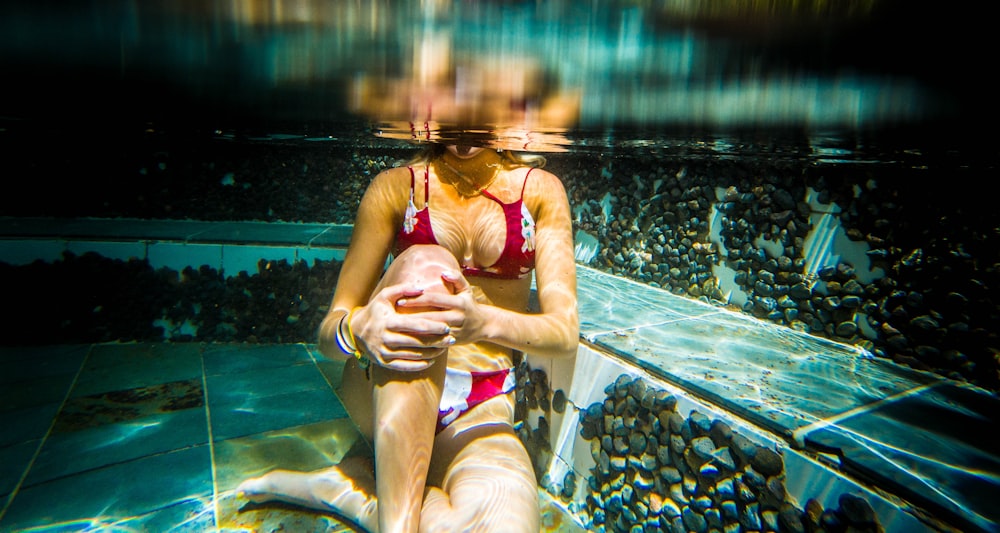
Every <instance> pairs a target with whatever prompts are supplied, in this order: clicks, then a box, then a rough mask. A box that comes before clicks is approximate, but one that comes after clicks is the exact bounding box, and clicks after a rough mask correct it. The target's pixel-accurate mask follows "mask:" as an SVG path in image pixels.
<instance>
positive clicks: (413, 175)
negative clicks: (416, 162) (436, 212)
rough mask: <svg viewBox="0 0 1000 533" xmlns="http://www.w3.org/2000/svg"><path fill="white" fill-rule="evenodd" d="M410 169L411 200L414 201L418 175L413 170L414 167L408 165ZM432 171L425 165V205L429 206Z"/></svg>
mask: <svg viewBox="0 0 1000 533" xmlns="http://www.w3.org/2000/svg"><path fill="white" fill-rule="evenodd" d="M406 168H408V169H410V201H411V202H412V201H413V193H414V191H415V190H416V183H417V176H416V173H414V172H413V167H412V166H410V167H406ZM430 181H431V180H430V172H429V170H428V167H424V207H427V206H428V205H430V203H431V187H430Z"/></svg>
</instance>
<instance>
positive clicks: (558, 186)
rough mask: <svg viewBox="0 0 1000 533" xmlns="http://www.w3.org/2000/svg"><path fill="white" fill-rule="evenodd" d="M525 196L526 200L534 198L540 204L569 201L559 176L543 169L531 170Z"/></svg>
mask: <svg viewBox="0 0 1000 533" xmlns="http://www.w3.org/2000/svg"><path fill="white" fill-rule="evenodd" d="M524 195H525V198H526V199H529V198H533V199H534V200H535V201H536V202H538V203H545V202H549V201H558V202H566V201H568V199H567V198H566V188H565V187H564V186H563V182H562V180H561V179H560V178H559V176H556V175H555V174H553V173H551V172H549V171H548V170H545V169H541V168H535V169H532V170H531V175H530V176H529V178H528V182H527V184H526V187H525V189H524Z"/></svg>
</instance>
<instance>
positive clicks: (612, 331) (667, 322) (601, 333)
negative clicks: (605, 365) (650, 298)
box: [581, 311, 724, 342]
mask: <svg viewBox="0 0 1000 533" xmlns="http://www.w3.org/2000/svg"><path fill="white" fill-rule="evenodd" d="M721 314H724V313H723V312H722V311H715V312H711V313H705V314H703V315H698V316H685V315H682V316H681V317H680V318H675V319H673V320H665V321H661V322H650V323H648V324H638V325H635V326H628V327H624V328H616V329H609V330H607V331H598V332H594V333H587V334H585V335H584V334H581V337H583V338H584V339H586V340H587V341H588V342H594V341H595V340H596V339H597V337H601V336H604V335H611V334H620V333H624V332H626V331H632V330H639V329H642V328H653V327H657V326H666V325H670V324H678V323H681V322H687V321H689V320H700V319H703V318H708V317H711V316H715V315H721Z"/></svg>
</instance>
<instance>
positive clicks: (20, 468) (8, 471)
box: [0, 440, 42, 500]
mask: <svg viewBox="0 0 1000 533" xmlns="http://www.w3.org/2000/svg"><path fill="white" fill-rule="evenodd" d="M41 443H42V441H41V440H30V441H26V442H19V443H17V444H15V445H13V446H4V447H0V499H3V500H6V498H7V495H8V494H10V493H11V491H13V490H14V488H15V487H17V484H18V482H20V480H21V476H22V475H24V471H25V470H26V469H27V468H28V464H29V463H30V462H31V458H32V457H34V455H35V451H37V450H38V446H39V445H41Z"/></svg>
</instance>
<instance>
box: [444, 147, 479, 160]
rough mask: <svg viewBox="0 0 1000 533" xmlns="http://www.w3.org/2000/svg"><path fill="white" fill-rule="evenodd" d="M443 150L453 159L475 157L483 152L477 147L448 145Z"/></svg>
mask: <svg viewBox="0 0 1000 533" xmlns="http://www.w3.org/2000/svg"><path fill="white" fill-rule="evenodd" d="M445 149H446V150H448V151H449V152H451V153H452V155H454V156H455V157H459V158H462V159H468V158H471V157H475V156H476V154H478V153H479V152H482V151H483V149H482V148H480V147H478V146H465V145H462V144H449V145H448V146H446V147H445Z"/></svg>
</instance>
